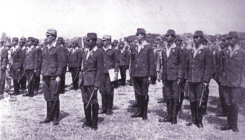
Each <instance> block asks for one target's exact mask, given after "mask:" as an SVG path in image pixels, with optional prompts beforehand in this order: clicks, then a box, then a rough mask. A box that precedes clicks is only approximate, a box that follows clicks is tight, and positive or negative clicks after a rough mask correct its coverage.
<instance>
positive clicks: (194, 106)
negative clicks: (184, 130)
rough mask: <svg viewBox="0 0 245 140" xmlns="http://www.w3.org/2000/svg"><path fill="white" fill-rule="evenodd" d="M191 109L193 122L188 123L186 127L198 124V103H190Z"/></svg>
mask: <svg viewBox="0 0 245 140" xmlns="http://www.w3.org/2000/svg"><path fill="white" fill-rule="evenodd" d="M190 107H191V122H190V123H187V124H186V126H191V125H193V124H196V122H197V102H196V101H195V102H190Z"/></svg>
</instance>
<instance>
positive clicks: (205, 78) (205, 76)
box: [187, 31, 212, 128]
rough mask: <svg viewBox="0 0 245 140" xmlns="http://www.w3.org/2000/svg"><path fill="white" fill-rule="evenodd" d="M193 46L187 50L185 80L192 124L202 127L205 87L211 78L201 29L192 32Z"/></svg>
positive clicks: (207, 50)
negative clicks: (187, 87) (186, 81)
mask: <svg viewBox="0 0 245 140" xmlns="http://www.w3.org/2000/svg"><path fill="white" fill-rule="evenodd" d="M193 38H194V46H193V47H192V49H190V50H188V56H187V57H188V58H187V80H188V86H189V89H188V91H189V99H190V108H191V117H192V122H190V123H188V124H187V126H191V125H192V124H195V125H197V127H199V128H202V127H203V124H202V118H203V112H204V109H205V103H204V102H205V101H206V100H207V99H205V98H204V97H206V96H205V95H204V94H206V92H205V89H206V87H207V86H208V83H209V81H210V78H211V61H212V60H211V53H210V50H209V49H208V48H204V46H203V44H202V41H203V39H204V34H203V32H202V31H196V32H195V33H194V36H193Z"/></svg>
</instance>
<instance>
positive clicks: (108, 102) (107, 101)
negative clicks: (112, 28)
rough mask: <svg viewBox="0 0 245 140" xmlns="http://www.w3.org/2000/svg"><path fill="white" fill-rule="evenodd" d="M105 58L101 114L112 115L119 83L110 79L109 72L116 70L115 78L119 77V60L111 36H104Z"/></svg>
mask: <svg viewBox="0 0 245 140" xmlns="http://www.w3.org/2000/svg"><path fill="white" fill-rule="evenodd" d="M102 40H103V51H104V53H103V57H104V75H103V82H102V83H103V88H102V90H101V95H102V109H101V112H100V113H106V114H107V115H111V114H112V113H113V112H112V107H113V98H114V87H115V84H117V83H116V82H117V81H114V82H113V80H114V79H111V78H114V77H110V75H109V70H114V72H115V76H116V77H115V78H116V79H117V77H118V71H119V59H118V53H117V52H116V50H115V49H113V48H112V46H111V36H110V35H104V36H103V38H102Z"/></svg>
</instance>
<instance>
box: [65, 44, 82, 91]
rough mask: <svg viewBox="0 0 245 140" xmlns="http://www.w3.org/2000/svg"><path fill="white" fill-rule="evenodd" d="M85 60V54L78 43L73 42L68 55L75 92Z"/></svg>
mask: <svg viewBox="0 0 245 140" xmlns="http://www.w3.org/2000/svg"><path fill="white" fill-rule="evenodd" d="M82 59H83V52H82V50H81V49H80V48H79V47H78V44H77V42H76V41H73V43H72V48H71V49H70V51H69V55H68V67H69V71H70V72H71V76H72V88H71V89H74V90H77V89H78V81H79V73H80V71H81V64H82Z"/></svg>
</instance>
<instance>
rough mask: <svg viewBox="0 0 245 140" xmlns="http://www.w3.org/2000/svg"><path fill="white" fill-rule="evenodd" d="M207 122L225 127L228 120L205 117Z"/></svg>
mask: <svg viewBox="0 0 245 140" xmlns="http://www.w3.org/2000/svg"><path fill="white" fill-rule="evenodd" d="M205 120H207V122H208V123H210V124H216V125H219V126H224V125H225V124H226V123H227V121H226V118H223V119H221V118H218V117H216V116H212V115H210V116H207V117H205Z"/></svg>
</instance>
